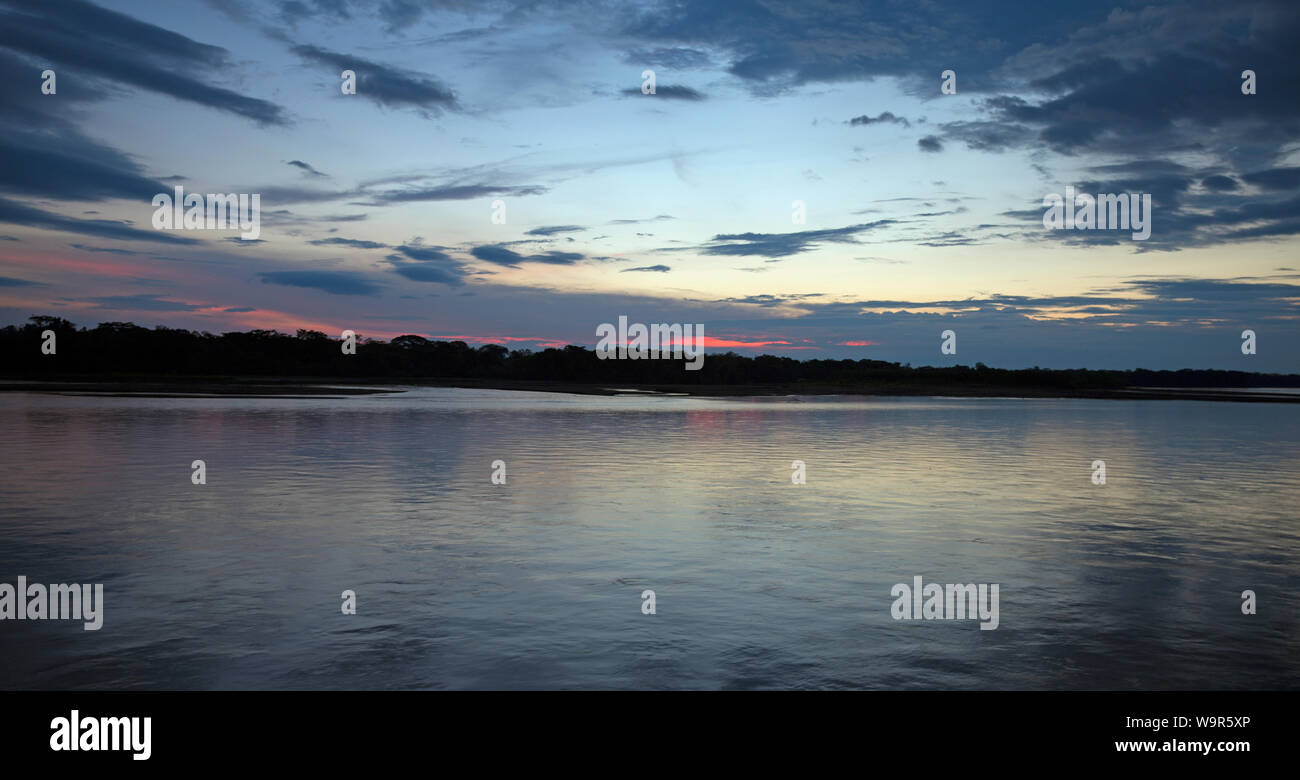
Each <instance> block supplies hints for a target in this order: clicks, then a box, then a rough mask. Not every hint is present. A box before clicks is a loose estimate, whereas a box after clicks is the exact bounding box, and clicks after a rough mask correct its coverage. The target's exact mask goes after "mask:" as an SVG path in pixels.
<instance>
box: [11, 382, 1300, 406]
mask: <svg viewBox="0 0 1300 780" xmlns="http://www.w3.org/2000/svg"><path fill="white" fill-rule="evenodd" d="M404 387H460V388H469V389H482V390H513V391H529V392H543V393H570V394H578V395H606V396H614V395H627V394H643V395H673V396H693V397H705V398H721V397H739V396H785V395H861V396H942V397H949V398H954V397H955V398H1098V399H1122V400H1134V399H1137V400H1165V401H1168V400H1178V401H1229V402H1236V403H1300V395H1297V394H1294V393H1287V392H1284V391H1283V389H1281V388H1279V389H1278V392H1268V388H1252V389H1251V390H1250V391H1249V392H1247V391H1244V390H1242V389H1239V388H1173V387H1130V388H1118V389H1105V390H1102V389H1069V388H1057V387H1007V386H997V385H980V384H970V385H951V384H943V385H926V384H905V383H894V382H881V383H870V384H869V383H855V384H813V383H792V384H767V385H761V384H744V385H697V384H689V385H687V384H681V385H677V384H668V385H665V384H651V385H637V384H626V385H619V386H616V387H609V386H603V385H598V384H585V383H578V382H541V381H513V380H490V379H441V378H439V379H414V380H397V381H385V382H383V383H376V382H369V381H356V380H351V379H348V378H345V377H336V378H317V377H279V378H274V377H196V378H194V377H149V378H139V377H123V378H97V379H89V378H81V379H77V380H75V381H25V380H0V392H36V393H59V394H64V395H104V396H130V397H166V398H186V397H199V398H201V397H209V396H240V397H250V398H286V399H288V398H315V397H321V396H365V395H376V394H381V393H395V392H403V390H402V388H404Z"/></svg>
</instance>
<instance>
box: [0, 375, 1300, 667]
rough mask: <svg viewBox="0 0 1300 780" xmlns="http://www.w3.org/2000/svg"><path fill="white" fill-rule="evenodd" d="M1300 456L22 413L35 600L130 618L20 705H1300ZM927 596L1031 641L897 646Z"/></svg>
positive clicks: (414, 418)
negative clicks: (513, 694) (792, 695)
mask: <svg viewBox="0 0 1300 780" xmlns="http://www.w3.org/2000/svg"><path fill="white" fill-rule="evenodd" d="M1297 434H1300V408H1297V407H1295V406H1290V405H1281V404H1226V403H1223V404H1216V403H1205V402H1182V401H1177V402H1173V401H1171V402H1159V401H1155V402H1153V401H1145V402H1144V401H1134V402H1127V401H1090V400H1004V399H960V400H958V399H953V400H949V399H869V400H861V399H847V398H830V399H827V398H808V397H805V398H783V399H771V398H768V399H737V400H702V399H688V398H656V397H649V398H647V397H618V398H600V397H589V396H567V395H560V394H541V393H507V392H496V391H479V390H475V391H471V390H452V389H419V390H413V391H411V392H408V393H403V394H394V395H384V396H371V397H353V398H319V399H308V400H296V399H239V398H211V399H208V398H204V399H157V398H103V397H100V398H85V397H82V398H78V397H66V396H49V395H36V394H5V395H3V396H2V397H0V436H2V437H3V442H4V448H3V456H0V473H2V474H3V477H0V507H2V508H3V514H2V516H0V582H8V583H10V584H14V583H15V582H16V579H17V576H18V575H20V574H21V575H26V576H27V577H28V578H29V580H30V581H32V582H45V583H103V585H104V591H105V601H106V604H105V608H104V609H105V616H104V627H103V628H102V629H101V630H100V631H97V632H91V631H83V630H81V627H80V623H76V622H74V621H49V620H47V621H21V622H18V621H8V620H6V621H4V622H0V656H2V657H3V658H4V663H3V664H0V687H4V688H17V687H21V688H110V689H118V688H167V689H175V688H182V689H188V688H390V687H402V688H406V687H422V688H425V687H427V688H467V687H488V688H516V687H518V688H534V687H612V688H699V687H705V688H715V687H718V688H751V687H756V688H761V687H783V688H790V687H792V688H803V687H817V688H823V687H854V688H1071V689H1073V688H1124V689H1128V688H1138V689H1157V688H1279V687H1285V688H1297V687H1300V653H1296V652H1295V651H1294V648H1295V647H1296V646H1297V639H1300V636H1298V634H1300V596H1298V595H1297V593H1296V578H1295V572H1296V571H1297V563H1298V562H1300V544H1297V542H1298V541H1300V533H1298V531H1300V524H1298V523H1297V519H1296V515H1295V509H1296V507H1298V506H1300V479H1298V478H1297V477H1298V476H1300V436H1298V435H1297ZM195 459H202V460H204V461H205V462H206V464H207V484H206V485H193V484H191V482H190V464H191V462H192V461H193V460H195ZM498 459H499V460H504V461H505V462H506V464H507V474H508V484H507V485H493V484H492V483H491V481H490V476H491V463H492V461H494V460H498ZM1096 459H1104V460H1105V461H1106V469H1107V484H1106V485H1104V486H1097V485H1094V484H1092V482H1091V479H1090V477H1091V474H1092V470H1091V463H1092V462H1093V461H1094V460H1096ZM794 460H803V461H805V462H806V463H807V479H808V481H807V484H806V485H793V484H791V480H790V475H791V463H792V461H794ZM916 575H921V576H923V577H924V578H925V580H926V581H927V582H938V583H999V584H1000V586H1001V603H1000V613H1001V614H1000V624H999V627H998V628H997V630H995V631H980V630H979V626H978V623H977V622H975V621H937V620H936V621H922V620H915V621H895V620H893V619H892V618H891V617H890V605H891V603H892V601H893V599H892V598H891V596H890V589H891V587H892V586H893V585H894V584H895V583H911V582H912V578H913V577H914V576H916ZM1247 588H1249V589H1253V590H1254V591H1255V592H1256V593H1257V594H1258V600H1259V606H1258V614H1256V615H1253V616H1248V615H1243V614H1242V613H1241V609H1240V604H1241V591H1243V590H1245V589H1247ZM346 589H351V590H354V591H356V593H357V608H358V614H357V615H355V616H345V615H342V614H340V609H339V606H340V603H341V602H340V593H341V592H342V591H343V590H346ZM645 589H653V590H654V591H655V593H656V601H657V604H656V607H657V612H658V614H656V615H652V616H651V615H643V614H642V613H641V609H640V605H641V592H642V591H643V590H645Z"/></svg>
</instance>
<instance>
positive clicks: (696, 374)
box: [0, 316, 1300, 391]
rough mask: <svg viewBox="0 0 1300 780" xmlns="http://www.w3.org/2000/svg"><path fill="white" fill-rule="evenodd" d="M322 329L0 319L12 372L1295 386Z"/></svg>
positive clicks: (1047, 386) (1230, 378)
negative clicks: (631, 356)
mask: <svg viewBox="0 0 1300 780" xmlns="http://www.w3.org/2000/svg"><path fill="white" fill-rule="evenodd" d="M45 331H53V332H54V334H55V336H56V340H55V344H56V345H57V346H56V349H55V351H54V354H43V353H42V350H41V344H42V335H41V334H42V333H44V332H45ZM340 347H341V341H340V340H339V339H335V338H331V337H330V336H328V335H326V334H325V333H321V332H319V331H313V330H299V331H298V332H297V333H296V334H293V335H289V334H286V333H280V332H278V331H274V330H250V331H246V332H236V331H232V332H229V333H221V334H212V333H207V332H197V331H191V330H184V329H177V328H167V327H163V326H161V325H160V326H157V327H154V328H145V327H141V326H139V325H135V324H133V323H130V322H104V323H100V324H99V325H98V326H96V327H94V328H86V327H82V328H78V327H76V325H74V324H73V323H71V322H69V321H68V320H65V319H62V318H59V317H50V316H37V317H31V318H30V320H29V321H28V322H27V323H25V324H23V325H9V326H7V327H5V328H2V329H0V351H2V353H3V355H4V360H3V363H2V364H0V365H2V367H0V375H3V376H5V377H8V378H17V379H60V378H65V379H85V378H96V379H105V380H112V379H115V378H140V377H149V378H177V379H180V378H199V377H201V378H205V379H212V378H233V377H241V378H242V377H275V378H282V379H289V378H292V379H299V378H301V379H312V378H319V379H356V380H372V381H379V380H394V381H418V380H422V379H427V380H455V379H474V380H484V381H519V382H564V383H575V384H596V385H612V386H620V385H643V386H654V385H684V386H689V385H707V386H745V385H780V386H798V385H808V386H817V387H843V388H845V389H850V388H852V387H854V386H860V385H872V386H876V387H880V386H886V387H888V386H896V387H898V388H900V389H905V388H909V387H918V388H919V387H928V388H935V387H944V386H966V387H980V386H988V387H998V388H1012V389H1014V388H1022V389H1026V390H1032V389H1035V388H1039V389H1043V390H1056V391H1087V390H1114V389H1121V388H1125V387H1169V388H1176V387H1254V386H1260V387H1262V386H1269V387H1300V375H1295V374H1257V373H1251V372H1245V371H1223V370H1213V369H1210V370H1206V369H1182V370H1180V371H1150V370H1146V369H1133V370H1127V371H1115V370H1090V369H1082V368H1080V369H1045V368H1037V367H1035V368H1027V369H999V368H990V367H988V366H985V365H984V364H983V363H976V364H975V365H974V366H965V365H959V366H915V367H914V366H912V365H910V364H899V363H891V362H887V361H883V360H867V359H862V360H849V359H844V360H830V359H820V358H819V359H812V360H796V359H794V358H789V357H780V356H776V355H758V356H755V357H749V356H745V355H738V354H736V353H734V352H725V353H713V352H711V353H707V355H706V357H705V360H704V362H703V366H702V368H701V369H700V370H698V371H686V370H685V369H684V367H683V361H681V360H601V359H599V358H598V357H597V356H596V353H595V351H594V350H592V349H589V348H587V347H582V346H576V345H574V346H567V347H564V348H562V349H557V348H549V349H543V350H530V349H517V350H509V349H507V348H506V347H503V346H501V345H498V344H485V345H482V346H478V347H472V346H470V345H468V344H466V343H465V342H463V341H434V340H430V339H426V338H424V337H422V336H416V335H404V336H398V337H396V338H393V339H392V340H389V341H381V340H376V339H364V338H361V337H358V341H357V344H356V353H355V354H353V355H345V354H343V351H342V349H341V348H340Z"/></svg>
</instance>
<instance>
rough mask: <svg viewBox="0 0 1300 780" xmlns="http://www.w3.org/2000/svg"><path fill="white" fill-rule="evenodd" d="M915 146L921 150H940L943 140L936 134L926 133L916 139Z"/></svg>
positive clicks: (941, 149)
mask: <svg viewBox="0 0 1300 780" xmlns="http://www.w3.org/2000/svg"><path fill="white" fill-rule="evenodd" d="M916 148H918V149H920V150H921V151H923V152H942V151H943V142H941V141H940V140H939V137H938V136H936V135H927V136H925V137H924V138H920V139H918V140H917V142H916Z"/></svg>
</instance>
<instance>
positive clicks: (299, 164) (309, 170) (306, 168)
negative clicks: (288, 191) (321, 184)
mask: <svg viewBox="0 0 1300 780" xmlns="http://www.w3.org/2000/svg"><path fill="white" fill-rule="evenodd" d="M286 164H287V165H292V166H293V167H295V168H298V169H300V170H301V171H303V172H304V173H306V174H307V175H309V176H320V177H323V178H326V179H328V178H329V174H327V173H321V172H320V171H318V170H316V169H315V168H313V167H312V166H311V163H305V162H303V161H302V160H290V161H289V162H288V163H286Z"/></svg>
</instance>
